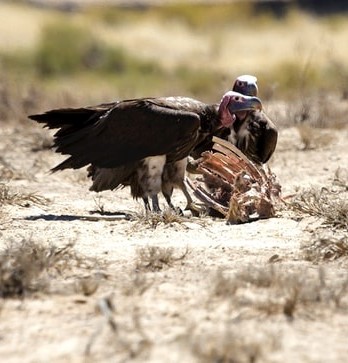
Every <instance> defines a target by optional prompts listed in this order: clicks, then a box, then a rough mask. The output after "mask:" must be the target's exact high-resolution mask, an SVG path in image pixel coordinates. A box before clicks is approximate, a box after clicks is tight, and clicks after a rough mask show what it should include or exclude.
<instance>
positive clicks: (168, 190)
mask: <svg viewBox="0 0 348 363" xmlns="http://www.w3.org/2000/svg"><path fill="white" fill-rule="evenodd" d="M162 193H163V196H164V198H165V199H166V202H167V204H168V206H169V208H170V209H172V210H173V211H174V212H175V213H177V214H179V215H184V213H183V212H182V210H181V208H179V207H174V205H173V203H172V194H173V187H171V188H163V189H162Z"/></svg>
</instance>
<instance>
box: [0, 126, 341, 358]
mask: <svg viewBox="0 0 348 363" xmlns="http://www.w3.org/2000/svg"><path fill="white" fill-rule="evenodd" d="M315 132H316V133H320V134H323V135H324V136H323V135H322V136H323V140H324V139H325V138H328V135H329V136H330V140H331V141H330V143H328V144H327V145H316V146H315V147H314V148H313V149H309V150H303V143H302V142H301V139H300V136H299V133H298V130H297V129H296V128H287V129H282V130H281V131H280V138H279V145H278V148H277V150H276V153H275V155H274V157H273V158H272V160H271V163H270V166H271V168H272V170H273V171H274V172H275V173H276V174H277V176H278V178H279V180H280V183H281V184H282V186H283V196H287V195H290V194H294V193H296V191H297V188H298V187H300V188H302V189H303V188H306V187H311V186H312V187H319V188H321V187H325V188H330V187H331V186H332V184H333V180H334V176H335V172H336V170H337V169H338V168H341V169H342V168H346V167H347V166H348V153H347V138H348V129H347V128H345V129H341V130H316V131H315ZM47 135H48V132H46V131H42V130H40V129H39V128H36V127H32V128H28V127H27V126H26V127H23V125H18V126H14V125H12V124H11V125H8V126H4V127H3V128H2V129H1V130H0V155H1V164H0V165H2V169H1V173H2V174H1V175H2V181H4V182H5V179H6V185H8V187H9V188H10V190H11V191H13V192H15V191H17V192H18V193H22V194H23V193H36V194H37V195H40V196H43V197H45V198H48V199H49V201H48V202H47V203H44V204H38V203H34V202H31V201H28V202H27V203H24V204H23V203H21V204H22V205H18V204H14V205H10V204H9V205H5V206H2V208H1V210H0V211H1V216H0V220H1V225H0V241H1V242H0V243H1V246H2V248H5V247H6V246H9V245H10V244H11V243H23V241H32V242H33V243H34V242H35V243H39V244H42V245H44V246H49V245H54V246H58V247H63V246H65V245H67V244H69V243H72V244H73V249H74V251H75V253H76V254H77V255H78V256H80V258H82V261H84V260H85V261H86V263H85V264H83V263H76V261H73V260H72V261H71V266H65V267H64V268H63V269H61V271H59V273H57V272H55V273H54V274H53V273H50V272H49V271H48V272H47V273H46V276H45V279H46V280H47V281H48V282H49V285H48V286H49V288H48V291H47V290H45V291H43V290H42V291H41V290H38V291H36V292H34V293H29V292H27V293H25V294H24V296H22V297H20V298H18V297H13V298H7V299H1V300H0V309H1V310H0V317H1V324H0V357H2V358H1V360H2V361H4V362H5V361H6V362H7V363H12V362H85V361H86V362H128V361H134V362H145V361H146V362H164V361H165V362H282V363H284V362H289V363H290V362H326V363H327V362H345V361H347V360H348V345H347V336H348V295H347V292H346V285H347V283H346V282H347V258H346V257H342V258H340V259H338V260H335V261H324V262H318V261H307V260H306V259H305V256H304V250H303V246H305V245H306V244H307V243H308V242H310V241H311V240H313V239H314V238H315V235H316V234H317V233H319V232H318V231H320V233H324V232H325V233H327V234H328V235H329V236H330V238H336V237H338V236H340V235H341V234H342V233H343V234H344V233H346V232H347V231H344V230H343V231H342V230H336V229H334V228H333V227H330V226H329V227H327V228H326V230H325V229H322V222H323V221H322V220H321V219H319V218H315V217H312V216H308V215H302V214H300V213H298V212H294V211H291V210H289V209H288V208H285V207H283V208H281V210H280V211H279V212H278V215H277V217H276V218H272V219H267V220H260V221H257V222H253V223H249V224H243V225H232V226H231V225H226V223H225V221H224V220H219V219H213V218H210V217H201V218H181V219H179V218H177V219H175V218H174V221H173V222H171V223H168V220H167V223H165V221H164V220H161V219H156V218H155V217H153V218H151V217H148V218H146V217H144V214H143V206H142V203H141V202H140V201H139V202H136V201H134V200H132V199H131V198H130V196H129V190H128V189H127V188H125V189H123V190H118V191H116V192H105V193H103V194H101V195H100V196H98V195H96V194H94V193H92V192H89V191H88V187H89V184H90V183H89V181H88V180H87V179H86V172H85V170H79V171H65V172H61V173H56V174H53V175H50V174H49V172H48V170H49V169H50V168H51V167H53V166H54V165H56V164H57V163H58V162H59V161H61V160H62V158H61V156H59V155H56V154H54V153H53V152H52V151H51V150H39V151H33V150H34V149H36V148H37V147H38V146H40V145H41V144H42V140H43V139H44V138H46V137H47ZM324 144H325V143H324ZM8 179H10V180H8ZM174 202H175V203H176V204H177V205H179V206H182V207H183V206H184V199H183V197H182V195H181V194H180V192H179V191H177V192H175V198H174ZM162 205H163V206H164V200H163V199H162ZM96 210H99V211H100V210H105V211H110V212H116V211H128V212H132V213H133V214H134V213H135V214H136V216H135V218H133V219H130V220H128V219H124V218H120V219H119V220H111V221H110V220H98V221H91V220H88V219H87V220H86V219H85V218H83V216H98V214H90V212H91V211H96ZM152 247H154V248H153V249H151V248H152ZM151 253H152V255H151V256H152V257H151V256H149V254H151ZM156 254H157V255H156ZM156 256H157V257H156ZM68 265H69V264H68ZM95 288H96V291H95V292H94V289H95ZM340 293H341V295H340Z"/></svg>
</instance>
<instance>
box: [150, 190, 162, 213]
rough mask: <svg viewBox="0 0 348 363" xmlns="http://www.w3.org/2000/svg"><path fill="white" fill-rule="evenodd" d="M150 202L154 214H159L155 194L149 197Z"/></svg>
mask: <svg viewBox="0 0 348 363" xmlns="http://www.w3.org/2000/svg"><path fill="white" fill-rule="evenodd" d="M151 201H152V210H153V211H154V212H156V213H158V212H160V211H161V209H160V207H159V202H158V195H157V194H155V195H153V196H152V197H151Z"/></svg>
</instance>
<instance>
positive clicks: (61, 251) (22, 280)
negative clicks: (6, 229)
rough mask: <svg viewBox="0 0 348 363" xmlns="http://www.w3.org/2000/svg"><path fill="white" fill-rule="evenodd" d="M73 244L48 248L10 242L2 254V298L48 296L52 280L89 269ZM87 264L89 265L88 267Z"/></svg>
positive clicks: (0, 263) (0, 266)
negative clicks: (79, 268) (85, 267)
mask: <svg viewBox="0 0 348 363" xmlns="http://www.w3.org/2000/svg"><path fill="white" fill-rule="evenodd" d="M86 263H87V260H86V259H84V258H82V257H80V256H78V255H77V254H76V252H75V251H74V250H73V245H72V244H70V243H69V244H67V245H66V246H64V247H56V246H52V245H51V246H45V245H43V244H40V243H37V242H34V241H31V240H23V241H21V242H20V243H14V242H11V243H10V244H9V245H8V246H7V247H6V248H5V249H4V250H3V251H2V252H1V253H0V296H1V297H2V298H9V297H25V296H27V295H28V294H30V293H33V292H39V291H40V292H46V293H48V292H49V286H50V280H49V279H51V278H52V277H57V278H58V277H60V276H61V275H62V274H63V273H64V272H67V271H69V270H71V269H72V268H73V267H77V266H78V267H83V266H86ZM87 264H88V263H87Z"/></svg>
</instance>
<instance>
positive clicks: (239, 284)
mask: <svg viewBox="0 0 348 363" xmlns="http://www.w3.org/2000/svg"><path fill="white" fill-rule="evenodd" d="M336 246H337V245H336ZM323 250H324V249H323ZM323 250H322V251H321V253H323ZM341 251H342V249H341ZM326 252H328V251H326ZM346 252H347V251H345V253H346ZM311 256H312V255H311ZM331 256H333V255H332V254H331ZM336 257H337V256H336ZM311 258H312V257H311ZM338 291H339V292H340V294H339V298H338V294H337V293H336V292H338ZM347 296H348V280H347V277H345V276H340V279H338V280H336V281H334V282H332V281H331V280H330V279H328V278H327V277H326V275H325V271H324V270H323V268H318V269H317V270H316V271H315V272H314V273H313V272H311V271H309V270H306V269H304V268H303V267H300V268H294V267H291V268H286V267H285V266H284V265H277V266H275V265H265V266H262V265H260V266H257V267H254V266H249V267H244V268H242V269H240V270H239V271H237V272H236V273H232V274H229V275H227V273H226V271H225V272H224V273H223V275H221V272H219V273H218V275H217V278H216V280H215V282H214V283H213V290H212V298H214V297H215V299H218V300H221V299H222V300H223V301H226V300H227V301H228V302H229V304H230V305H231V307H230V309H231V310H233V311H238V310H242V309H243V310H245V309H246V310H245V311H244V314H245V316H246V317H247V316H249V315H250V316H253V314H254V313H257V312H258V313H259V314H265V315H266V316H269V315H276V314H284V315H285V316H286V317H287V318H289V319H294V318H295V316H298V314H301V313H304V312H305V311H306V309H307V308H308V309H311V311H312V312H314V311H316V309H318V311H320V310H321V309H326V308H330V309H331V307H332V306H334V308H337V307H338V306H340V307H341V306H342V304H341V302H342V301H343V299H344V298H347ZM338 300H339V301H338Z"/></svg>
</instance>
